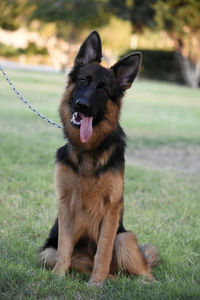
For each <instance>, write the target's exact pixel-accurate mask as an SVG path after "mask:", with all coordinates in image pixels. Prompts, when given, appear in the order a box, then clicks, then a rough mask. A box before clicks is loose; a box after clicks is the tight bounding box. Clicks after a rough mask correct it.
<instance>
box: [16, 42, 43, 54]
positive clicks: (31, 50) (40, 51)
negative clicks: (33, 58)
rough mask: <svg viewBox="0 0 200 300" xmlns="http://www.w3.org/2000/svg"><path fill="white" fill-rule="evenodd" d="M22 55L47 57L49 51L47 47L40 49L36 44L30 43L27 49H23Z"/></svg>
mask: <svg viewBox="0 0 200 300" xmlns="http://www.w3.org/2000/svg"><path fill="white" fill-rule="evenodd" d="M21 53H22V54H26V55H47V54H48V50H47V48H45V47H38V46H37V45H36V44H35V43H33V42H29V43H28V46H27V47H26V48H25V49H21Z"/></svg>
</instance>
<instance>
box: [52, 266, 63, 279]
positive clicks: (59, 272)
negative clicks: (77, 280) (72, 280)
mask: <svg viewBox="0 0 200 300" xmlns="http://www.w3.org/2000/svg"><path fill="white" fill-rule="evenodd" d="M52 273H54V274H56V275H59V276H61V277H64V276H65V273H66V271H65V270H64V269H63V268H62V266H60V265H59V264H56V265H55V267H54V268H53V270H52Z"/></svg>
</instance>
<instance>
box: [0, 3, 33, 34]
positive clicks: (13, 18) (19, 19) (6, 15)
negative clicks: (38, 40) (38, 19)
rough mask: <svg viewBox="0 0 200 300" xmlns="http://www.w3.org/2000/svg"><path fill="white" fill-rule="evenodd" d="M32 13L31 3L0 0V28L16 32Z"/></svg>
mask: <svg viewBox="0 0 200 300" xmlns="http://www.w3.org/2000/svg"><path fill="white" fill-rule="evenodd" d="M32 11H33V1H32V2H31V1H29V0H1V1H0V12H1V17H0V27H2V28H3V29H6V30H16V29H17V28H19V27H20V26H22V24H25V23H26V22H27V21H28V18H29V17H30V15H31V14H32Z"/></svg>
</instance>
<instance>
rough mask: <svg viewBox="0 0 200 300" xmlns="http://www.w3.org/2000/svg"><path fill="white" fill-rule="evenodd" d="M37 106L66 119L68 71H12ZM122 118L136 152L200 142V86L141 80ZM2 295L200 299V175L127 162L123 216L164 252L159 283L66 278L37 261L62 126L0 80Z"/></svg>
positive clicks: (51, 204) (52, 203)
mask: <svg viewBox="0 0 200 300" xmlns="http://www.w3.org/2000/svg"><path fill="white" fill-rule="evenodd" d="M8 73H9V76H10V77H11V79H12V80H13V81H14V83H15V84H16V87H17V88H18V89H19V90H20V91H21V92H22V94H23V95H24V96H25V97H27V99H28V100H29V101H30V102H31V104H32V105H33V106H34V107H36V108H38V109H39V111H40V112H41V113H43V114H45V115H46V116H48V117H50V118H52V119H53V120H55V121H57V122H59V118H58V113H57V110H58V105H59V99H60V97H61V94H62V92H63V86H64V82H65V79H64V76H63V75H61V74H44V73H37V72H28V71H14V70H12V71H11V70H9V72H8ZM121 123H122V125H123V127H124V129H125V131H126V133H127V134H128V138H129V139H128V152H129V154H131V153H132V151H134V148H137V149H152V148H153V149H155V148H158V149H159V147H161V146H163V145H166V146H169V145H170V147H175V146H176V145H177V144H178V145H179V146H180V147H182V148H183V149H184V147H187V146H190V147H193V146H200V134H199V133H200V91H199V90H191V89H188V88H186V87H181V86H177V85H172V84H167V83H158V82H150V81H137V82H136V84H135V85H134V86H133V89H132V90H130V91H129V92H128V94H127V97H126V99H124V108H123V113H122V118H121ZM0 140H1V150H0V178H1V179H0V233H1V239H0V249H1V251H0V266H1V267H0V299H152V300H154V299H199V297H200V269H199V263H200V256H199V248H200V241H199V228H200V227H199V225H200V223H199V220H200V202H199V199H200V181H199V178H198V177H195V176H193V175H190V176H189V175H187V174H186V175H180V174H179V175H176V173H174V172H172V171H169V170H166V169H165V168H163V169H159V170H157V169H153V168H149V167H148V168H147V167H145V165H141V166H138V165H137V166H134V165H127V167H126V180H125V218H124V222H125V225H126V227H127V228H129V229H131V230H133V231H134V232H136V233H137V236H138V239H139V242H140V243H141V244H143V243H146V242H151V243H153V244H155V245H156V246H157V248H158V249H159V251H160V254H161V262H160V264H159V265H158V266H157V267H155V268H154V270H153V274H154V276H155V278H156V281H155V282H154V283H147V282H145V281H144V280H143V279H142V278H140V277H135V276H131V277H125V276H124V275H121V274H119V275H118V276H117V279H116V280H115V281H107V282H106V283H105V285H104V288H103V289H102V290H98V289H95V288H94V289H93V288H87V287H86V284H85V282H86V281H87V280H88V275H81V274H78V273H76V272H72V273H71V274H66V277H65V278H58V277H56V276H55V275H53V274H51V272H50V271H48V270H45V269H43V268H42V267H41V266H40V265H38V263H37V259H36V257H37V251H38V249H39V248H40V246H41V245H42V244H43V242H44V239H45V238H46V237H47V234H48V231H49V229H50V226H51V224H52V223H53V220H54V218H55V217H56V214H57V212H56V196H55V191H54V182H53V175H54V155H55V151H56V149H57V148H58V147H60V146H61V145H63V144H64V141H63V137H62V132H61V130H59V129H56V128H54V127H51V126H50V125H48V124H46V123H44V122H43V121H42V120H41V119H39V118H38V117H37V116H34V115H33V113H32V112H30V111H29V110H28V109H27V108H26V107H25V106H24V105H23V104H22V103H20V102H19V101H18V100H17V98H16V96H15V95H14V94H13V92H12V90H11V89H10V88H9V86H8V85H7V82H6V81H4V80H3V79H2V78H1V79H0Z"/></svg>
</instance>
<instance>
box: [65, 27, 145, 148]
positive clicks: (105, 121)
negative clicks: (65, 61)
mask: <svg viewBox="0 0 200 300" xmlns="http://www.w3.org/2000/svg"><path fill="white" fill-rule="evenodd" d="M101 58H102V49H101V40H100V37H99V34H98V33H97V32H96V31H93V32H92V33H90V35H89V36H88V37H87V38H86V40H85V41H84V42H83V44H82V45H81V47H80V50H79V52H78V54H77V56H76V58H75V61H74V67H73V69H72V71H71V72H70V74H69V83H68V87H67V90H66V93H65V95H64V97H63V101H62V103H61V107H60V115H61V119H62V122H63V125H64V128H65V131H66V134H67V135H68V136H69V138H70V140H72V142H74V144H76V145H77V144H78V145H79V146H81V144H82V145H83V144H85V145H87V146H86V148H88V149H89V148H94V147H93V146H94V145H97V140H98V142H99V143H100V142H101V140H102V139H103V138H105V136H106V135H107V134H109V133H110V132H112V131H113V130H115V128H116V126H117V123H118V119H119V113H120V107H121V98H122V96H123V94H124V91H125V90H126V89H128V88H130V87H131V84H132V82H133V81H134V79H135V77H136V76H137V74H138V71H139V68H140V63H141V53H139V52H135V53H132V54H130V55H128V56H126V57H124V58H123V59H121V60H119V61H118V62H117V63H116V64H115V65H113V66H112V67H111V68H110V69H107V68H104V67H103V66H101V65H100V62H101ZM92 144H93V146H92Z"/></svg>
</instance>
